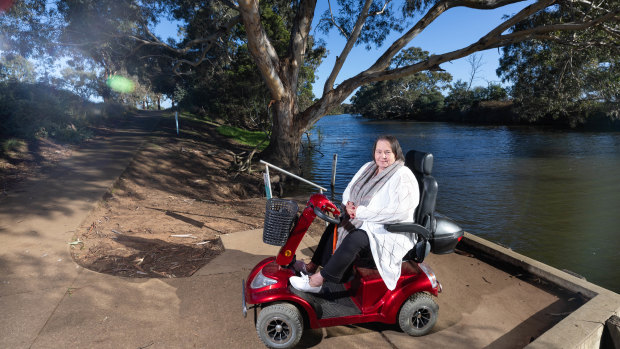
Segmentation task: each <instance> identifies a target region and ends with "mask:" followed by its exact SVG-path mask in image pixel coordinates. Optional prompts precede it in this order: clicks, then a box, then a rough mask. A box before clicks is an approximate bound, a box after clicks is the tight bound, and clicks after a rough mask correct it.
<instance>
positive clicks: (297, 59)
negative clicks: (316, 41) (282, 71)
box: [287, 0, 316, 91]
mask: <svg viewBox="0 0 620 349" xmlns="http://www.w3.org/2000/svg"><path fill="white" fill-rule="evenodd" d="M315 8H316V0H302V1H301V2H300V4H299V10H298V11H297V14H296V16H295V21H294V23H293V29H292V31H291V41H290V48H289V51H290V54H291V57H290V61H291V62H290V68H291V69H290V71H289V72H288V74H287V79H288V80H289V84H290V87H289V88H291V89H293V90H294V91H296V89H297V81H298V78H299V69H300V68H301V66H302V65H303V64H304V57H305V55H306V48H307V46H308V35H309V33H310V27H311V24H312V19H313V18H314V10H315Z"/></svg>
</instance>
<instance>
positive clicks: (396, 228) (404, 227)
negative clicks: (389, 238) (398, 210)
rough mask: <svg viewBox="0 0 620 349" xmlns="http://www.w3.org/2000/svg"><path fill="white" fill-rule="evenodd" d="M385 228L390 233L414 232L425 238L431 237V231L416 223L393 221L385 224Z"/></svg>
mask: <svg viewBox="0 0 620 349" xmlns="http://www.w3.org/2000/svg"><path fill="white" fill-rule="evenodd" d="M385 229H386V230H387V231H389V232H391V233H416V234H419V235H422V236H423V237H424V238H425V239H426V240H428V239H430V238H431V232H430V231H428V230H427V229H426V228H424V227H423V226H421V225H419V224H417V223H394V224H386V225H385Z"/></svg>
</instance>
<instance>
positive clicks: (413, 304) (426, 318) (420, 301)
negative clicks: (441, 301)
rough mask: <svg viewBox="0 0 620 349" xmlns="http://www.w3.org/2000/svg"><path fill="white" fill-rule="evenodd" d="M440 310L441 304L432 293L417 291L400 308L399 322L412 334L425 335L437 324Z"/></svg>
mask: <svg viewBox="0 0 620 349" xmlns="http://www.w3.org/2000/svg"><path fill="white" fill-rule="evenodd" d="M438 312H439V306H438V305H437V303H435V300H434V299H433V298H432V296H431V295H430V294H428V293H424V292H421V293H416V294H414V295H413V296H411V297H409V299H407V300H406V301H405V303H404V304H403V306H402V307H401V308H400V312H399V314H398V324H399V325H400V328H401V329H402V330H403V332H405V333H407V334H408V335H410V336H415V337H419V336H424V335H426V334H428V333H429V332H430V331H431V330H432V329H433V326H435V323H436V322H437V313H438Z"/></svg>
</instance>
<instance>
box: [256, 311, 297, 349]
mask: <svg viewBox="0 0 620 349" xmlns="http://www.w3.org/2000/svg"><path fill="white" fill-rule="evenodd" d="M303 328H304V325H303V318H302V316H301V313H300V312H299V310H298V309H297V308H296V307H295V306H294V305H292V304H289V303H278V304H273V305H269V306H267V307H265V308H263V309H262V310H261V311H260V313H259V314H258V319H257V321H256V332H257V333H258V337H259V338H260V339H261V341H263V343H265V345H266V346H267V347H269V348H278V349H283V348H292V347H294V346H295V345H296V344H297V343H299V340H300V339H301V334H302V332H303Z"/></svg>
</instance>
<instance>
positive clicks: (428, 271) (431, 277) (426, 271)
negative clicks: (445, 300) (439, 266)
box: [418, 263, 439, 288]
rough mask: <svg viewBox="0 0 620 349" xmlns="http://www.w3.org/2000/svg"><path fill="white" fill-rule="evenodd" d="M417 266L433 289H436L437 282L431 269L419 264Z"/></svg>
mask: <svg viewBox="0 0 620 349" xmlns="http://www.w3.org/2000/svg"><path fill="white" fill-rule="evenodd" d="M418 265H419V266H420V269H422V271H423V272H424V274H426V276H427V277H428V280H430V282H431V285H432V286H433V288H437V285H438V284H439V283H438V282H437V277H435V273H434V272H433V269H431V267H429V266H428V265H426V264H424V263H420V264H418Z"/></svg>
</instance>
